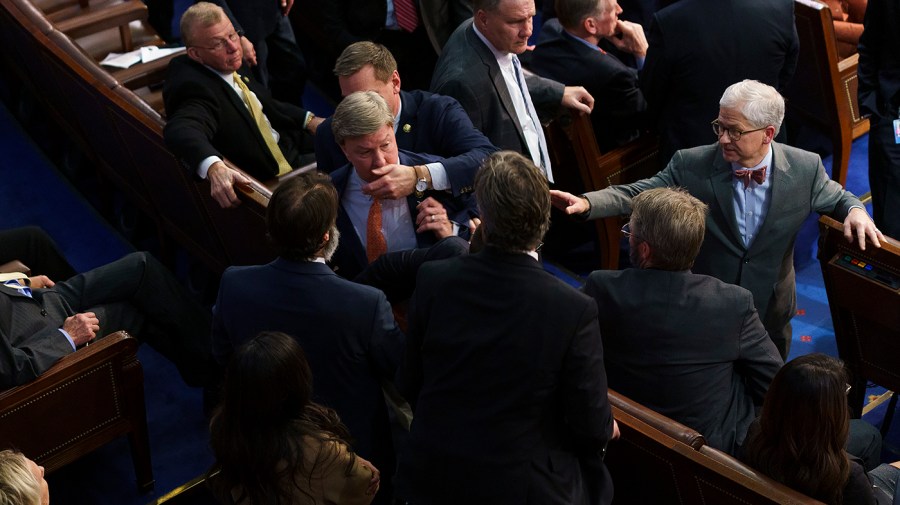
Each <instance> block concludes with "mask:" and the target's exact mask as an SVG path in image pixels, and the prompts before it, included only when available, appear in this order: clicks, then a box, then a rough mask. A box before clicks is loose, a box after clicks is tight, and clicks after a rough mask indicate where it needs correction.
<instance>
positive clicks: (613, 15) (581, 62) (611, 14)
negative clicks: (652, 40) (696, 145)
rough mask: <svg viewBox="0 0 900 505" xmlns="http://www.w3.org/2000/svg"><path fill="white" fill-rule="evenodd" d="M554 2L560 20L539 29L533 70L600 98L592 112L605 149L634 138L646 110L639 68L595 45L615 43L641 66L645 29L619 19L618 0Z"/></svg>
mask: <svg viewBox="0 0 900 505" xmlns="http://www.w3.org/2000/svg"><path fill="white" fill-rule="evenodd" d="M556 4H557V14H558V15H559V18H558V19H551V20H549V21H547V22H545V23H544V25H543V26H542V27H541V34H540V36H539V37H538V43H537V47H536V48H535V49H534V54H533V55H532V57H531V69H532V70H534V71H535V72H537V73H538V74H539V75H542V76H544V77H548V78H550V79H554V80H557V81H559V82H562V83H565V84H569V85H577V86H584V87H585V89H587V91H588V93H590V94H591V96H593V97H594V98H595V99H598V100H600V101H601V103H602V106H600V107H596V108H595V109H594V111H593V112H592V113H591V122H592V123H593V125H594V134H595V135H596V136H597V144H598V145H599V147H600V150H601V151H603V152H606V151H609V150H611V149H613V148H615V147H618V146H621V145H623V144H625V143H627V142H628V141H629V140H633V139H634V138H636V137H637V136H638V134H639V132H640V128H641V126H642V125H643V123H644V121H643V119H644V114H643V113H644V111H645V110H646V109H647V102H646V101H645V100H644V95H643V93H641V90H640V88H638V73H637V70H635V69H633V68H631V67H628V66H626V65H624V64H623V63H622V62H621V61H619V59H618V58H617V57H615V56H614V55H612V54H611V53H608V52H606V51H604V50H603V49H601V48H600V46H598V45H597V44H599V43H600V41H601V40H609V41H612V43H613V44H615V45H616V47H619V48H620V49H622V50H623V51H625V52H627V53H628V54H632V55H634V56H635V58H636V59H637V61H638V62H639V64H640V65H642V64H643V62H644V57H645V56H646V54H647V39H646V38H645V37H644V30H643V28H641V26H640V25H638V24H636V23H631V22H629V21H621V20H619V19H618V17H617V16H618V14H619V12H620V11H621V8H619V6H618V3H617V2H616V0H559V1H558V2H556ZM617 34H619V35H620V36H616V35H617ZM601 97H602V98H601Z"/></svg>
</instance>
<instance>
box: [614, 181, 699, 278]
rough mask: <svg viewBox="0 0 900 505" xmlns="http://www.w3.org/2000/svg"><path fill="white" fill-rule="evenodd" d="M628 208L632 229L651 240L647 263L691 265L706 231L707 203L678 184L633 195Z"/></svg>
mask: <svg viewBox="0 0 900 505" xmlns="http://www.w3.org/2000/svg"><path fill="white" fill-rule="evenodd" d="M631 208H632V210H631V231H632V232H633V233H634V234H635V235H637V237H638V239H639V240H644V241H645V242H647V243H648V244H650V265H651V266H652V267H653V268H659V269H662V270H676V271H677V270H687V269H689V268H691V266H692V265H693V264H694V259H696V258H697V254H698V253H699V252H700V246H702V245H703V236H704V234H705V233H706V212H707V206H706V204H705V203H703V202H701V201H700V200H698V199H696V198H694V197H693V196H691V195H690V194H688V192H687V191H686V190H684V189H681V188H655V189H650V190H647V191H643V192H641V193H640V194H638V195H637V196H635V197H634V198H633V199H632V200H631Z"/></svg>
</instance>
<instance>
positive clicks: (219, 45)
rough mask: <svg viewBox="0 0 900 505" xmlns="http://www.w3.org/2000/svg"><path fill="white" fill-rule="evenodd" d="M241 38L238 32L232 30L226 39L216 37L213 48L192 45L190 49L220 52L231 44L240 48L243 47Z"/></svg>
mask: <svg viewBox="0 0 900 505" xmlns="http://www.w3.org/2000/svg"><path fill="white" fill-rule="evenodd" d="M241 36H242V35H241V34H240V33H239V32H238V31H237V30H232V32H231V33H229V34H228V35H227V36H225V37H216V42H215V44H214V45H213V46H212V47H209V46H198V45H194V44H192V45H190V46H189V47H196V48H199V49H206V50H207V51H213V52H219V51H221V50H222V49H225V47H227V46H228V43H229V42H231V43H232V44H235V45H238V46H240V45H241Z"/></svg>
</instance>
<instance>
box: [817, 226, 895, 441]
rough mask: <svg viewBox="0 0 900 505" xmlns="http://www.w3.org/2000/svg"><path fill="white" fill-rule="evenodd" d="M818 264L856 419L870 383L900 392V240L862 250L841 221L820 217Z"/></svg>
mask: <svg viewBox="0 0 900 505" xmlns="http://www.w3.org/2000/svg"><path fill="white" fill-rule="evenodd" d="M819 263H820V265H821V266H822V277H823V278H824V281H825V292H826V293H827V295H828V306H829V308H830V309H831V319H832V321H833V322H834V336H835V340H836V341H837V348H838V355H839V356H840V358H841V359H842V360H844V363H845V364H846V366H847V370H848V371H849V372H850V375H851V377H852V379H851V380H852V382H851V384H852V386H853V387H852V388H851V389H850V393H849V395H848V398H847V399H848V402H849V403H850V409H851V411H852V412H853V415H854V416H855V417H859V416H860V415H861V414H862V406H863V401H864V398H865V394H866V383H867V382H868V381H871V382H874V383H875V384H878V385H880V386H883V387H885V388H887V389H889V390H891V391H894V392H895V393H896V392H898V391H900V242H898V241H896V240H894V239H891V238H889V239H887V242H882V243H881V248H880V249H878V248H876V247H875V246H873V245H872V244H871V242H869V243H867V245H866V250H865V251H862V250H860V249H859V246H858V244H857V242H856V241H855V240H854V241H853V242H852V243H848V242H847V240H846V239H844V232H843V226H842V224H841V223H840V222H838V221H835V220H834V219H831V218H830V217H827V216H823V217H821V218H820V219H819ZM896 402H897V396H896V394H895V395H894V396H893V397H892V398H891V403H890V405H889V407H888V411H887V413H886V414H885V417H884V422H883V424H882V427H881V429H882V433H883V434H886V432H887V428H888V427H889V426H890V423H891V418H892V417H893V413H894V409H895V407H896V404H897V403H896Z"/></svg>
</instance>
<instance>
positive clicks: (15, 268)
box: [0, 260, 31, 275]
mask: <svg viewBox="0 0 900 505" xmlns="http://www.w3.org/2000/svg"><path fill="white" fill-rule="evenodd" d="M13 272H18V273H20V274H25V275H31V269H30V268H28V266H27V265H26V264H25V263H22V262H21V261H19V260H12V261H8V262H6V263H4V264H2V265H0V274H11V273H13Z"/></svg>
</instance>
